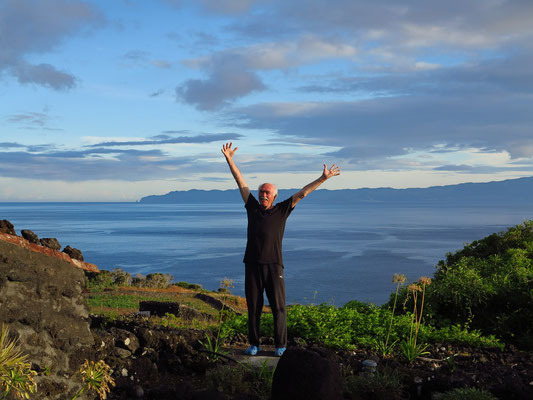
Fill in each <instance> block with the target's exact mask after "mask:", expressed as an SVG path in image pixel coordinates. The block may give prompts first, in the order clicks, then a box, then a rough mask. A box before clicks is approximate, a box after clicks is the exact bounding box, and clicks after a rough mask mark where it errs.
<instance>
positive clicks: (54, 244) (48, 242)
mask: <svg viewBox="0 0 533 400" xmlns="http://www.w3.org/2000/svg"><path fill="white" fill-rule="evenodd" d="M39 241H40V242H41V245H42V246H44V247H48V248H49V249H52V250H58V251H59V250H61V245H60V244H59V242H58V241H57V239H56V238H42V239H41V240H39Z"/></svg>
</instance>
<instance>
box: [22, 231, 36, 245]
mask: <svg viewBox="0 0 533 400" xmlns="http://www.w3.org/2000/svg"><path fill="white" fill-rule="evenodd" d="M20 234H21V235H22V237H23V238H24V239H26V240H27V241H28V242H30V243H35V244H39V236H37V235H36V234H35V233H33V231H30V230H29V229H23V230H21V231H20Z"/></svg>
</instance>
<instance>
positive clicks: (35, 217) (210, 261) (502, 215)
mask: <svg viewBox="0 0 533 400" xmlns="http://www.w3.org/2000/svg"><path fill="white" fill-rule="evenodd" d="M532 218H533V205H524V206H513V207H506V206H500V207H499V206H494V205H491V206H485V207H483V206H465V205H457V206H453V205H447V206H427V205H410V206H406V205H403V206H391V205H390V204H389V205H384V204H358V205H354V204H349V205H348V204H346V205H340V204H335V205H333V206H331V205H328V204H305V201H302V202H301V203H300V204H298V206H297V207H296V208H295V210H294V211H293V213H292V214H291V216H290V217H289V219H288V221H287V226H286V230H285V239H284V243H283V250H284V251H283V254H284V264H285V281H286V292H287V302H288V303H289V304H294V303H300V304H310V303H312V304H319V303H328V304H333V305H336V306H340V305H343V304H345V303H346V302H348V301H350V300H359V301H366V302H372V303H374V304H382V303H384V302H386V301H387V300H388V299H389V295H390V293H392V291H393V290H394V289H395V286H393V284H392V281H391V279H392V276H393V274H394V273H401V274H404V275H406V276H407V278H408V280H409V281H414V280H416V279H417V278H418V277H420V276H430V277H432V276H433V273H434V272H435V265H436V264H437V263H438V261H439V260H442V259H444V258H445V257H446V253H447V252H455V251H457V250H460V249H461V248H462V247H463V246H464V244H465V243H470V242H472V241H474V240H477V239H481V238H483V237H485V236H487V235H489V234H491V233H495V232H500V231H503V230H506V229H507V228H508V227H510V226H513V225H517V224H520V223H522V222H524V220H526V219H532ZM0 219H7V220H9V221H11V223H13V224H14V225H15V230H16V231H17V233H19V234H20V231H21V230H22V229H29V230H32V231H34V232H35V233H36V234H37V235H38V236H39V237H40V238H43V237H55V238H57V239H58V241H59V243H60V244H61V245H62V247H65V246H66V245H70V246H71V247H75V248H78V249H80V250H81V251H82V252H83V255H84V258H85V261H87V262H91V263H94V264H96V265H97V266H98V267H99V268H100V269H107V270H112V269H114V268H121V269H123V270H125V271H127V272H129V273H131V274H132V275H135V274H137V273H140V274H143V275H146V274H149V273H153V272H162V273H166V274H170V275H172V276H173V277H174V281H176V282H177V281H187V282H191V283H199V284H201V285H202V286H203V287H204V288H206V289H208V290H215V289H217V288H218V286H219V283H220V281H221V280H222V279H223V278H225V277H227V278H230V279H233V281H234V284H235V288H234V289H232V292H233V293H234V294H238V295H241V296H242V295H244V265H243V263H242V257H243V252H244V247H245V244H246V213H245V209H244V206H243V205H242V204H240V203H236V204H145V203H0Z"/></svg>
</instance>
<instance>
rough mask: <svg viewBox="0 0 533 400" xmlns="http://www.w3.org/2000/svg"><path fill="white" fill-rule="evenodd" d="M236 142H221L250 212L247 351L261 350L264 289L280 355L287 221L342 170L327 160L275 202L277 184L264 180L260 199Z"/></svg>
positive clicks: (283, 329) (283, 335) (284, 340)
mask: <svg viewBox="0 0 533 400" xmlns="http://www.w3.org/2000/svg"><path fill="white" fill-rule="evenodd" d="M232 144H233V143H226V144H224V145H222V154H224V157H226V161H227V162H228V165H229V169H230V171H231V174H232V175H233V177H234V178H235V181H236V182H237V186H238V187H239V190H240V192H241V196H242V199H243V201H244V204H245V207H246V212H247V214H248V234H247V237H248V241H247V244H246V251H245V253H244V264H245V280H244V289H245V294H246V302H247V305H248V341H249V343H250V347H249V348H248V349H246V350H245V354H248V355H256V354H257V353H258V352H259V351H260V350H261V345H260V342H259V339H260V334H259V323H260V318H261V312H262V310H263V292H266V295H267V298H268V301H269V303H270V307H271V308H272V314H273V316H274V341H275V345H276V350H275V355H276V356H278V357H279V356H281V355H282V354H283V352H284V351H285V349H286V347H287V325H286V319H287V313H286V310H285V282H284V280H283V257H282V241H283V233H284V231H285V222H286V220H287V218H288V216H289V215H290V213H291V212H292V210H293V209H294V207H295V206H296V204H298V202H299V201H300V200H302V199H303V198H304V197H305V196H307V195H308V194H309V193H311V192H312V191H313V190H315V189H316V188H317V187H318V186H320V185H321V184H322V183H324V182H325V181H326V180H328V179H329V178H331V177H333V176H337V175H339V174H340V168H339V167H338V166H336V165H335V164H333V165H332V166H331V168H329V169H328V168H327V166H326V164H324V171H323V172H322V175H321V176H320V177H319V178H318V179H315V180H314V181H313V182H311V183H309V184H308V185H306V186H304V187H303V188H302V189H301V190H300V191H299V192H298V193H296V194H294V195H292V196H291V197H289V198H288V199H287V200H284V201H282V202H281V203H276V204H275V205H274V200H275V199H276V197H277V195H278V190H277V189H276V186H274V185H273V184H271V183H263V184H262V185H261V186H259V189H258V195H259V201H258V200H257V199H256V198H255V197H254V196H253V195H252V194H251V193H250V189H249V188H248V185H247V184H246V182H245V180H244V178H243V177H242V174H241V172H240V171H239V168H237V166H236V165H235V162H234V161H233V155H234V154H235V152H236V151H237V149H238V147H235V148H234V149H232V148H231V146H232Z"/></svg>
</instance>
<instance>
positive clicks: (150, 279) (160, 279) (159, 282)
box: [144, 272, 174, 288]
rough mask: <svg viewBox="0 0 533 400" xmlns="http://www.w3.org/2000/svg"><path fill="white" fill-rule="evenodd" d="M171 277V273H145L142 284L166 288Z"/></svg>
mask: <svg viewBox="0 0 533 400" xmlns="http://www.w3.org/2000/svg"><path fill="white" fill-rule="evenodd" d="M173 279H174V277H173V276H172V275H169V274H161V273H159V272H156V273H155V274H148V275H146V281H145V282H144V286H146V287H150V288H166V287H168V286H169V285H170V282H171V281H172V280H173Z"/></svg>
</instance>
